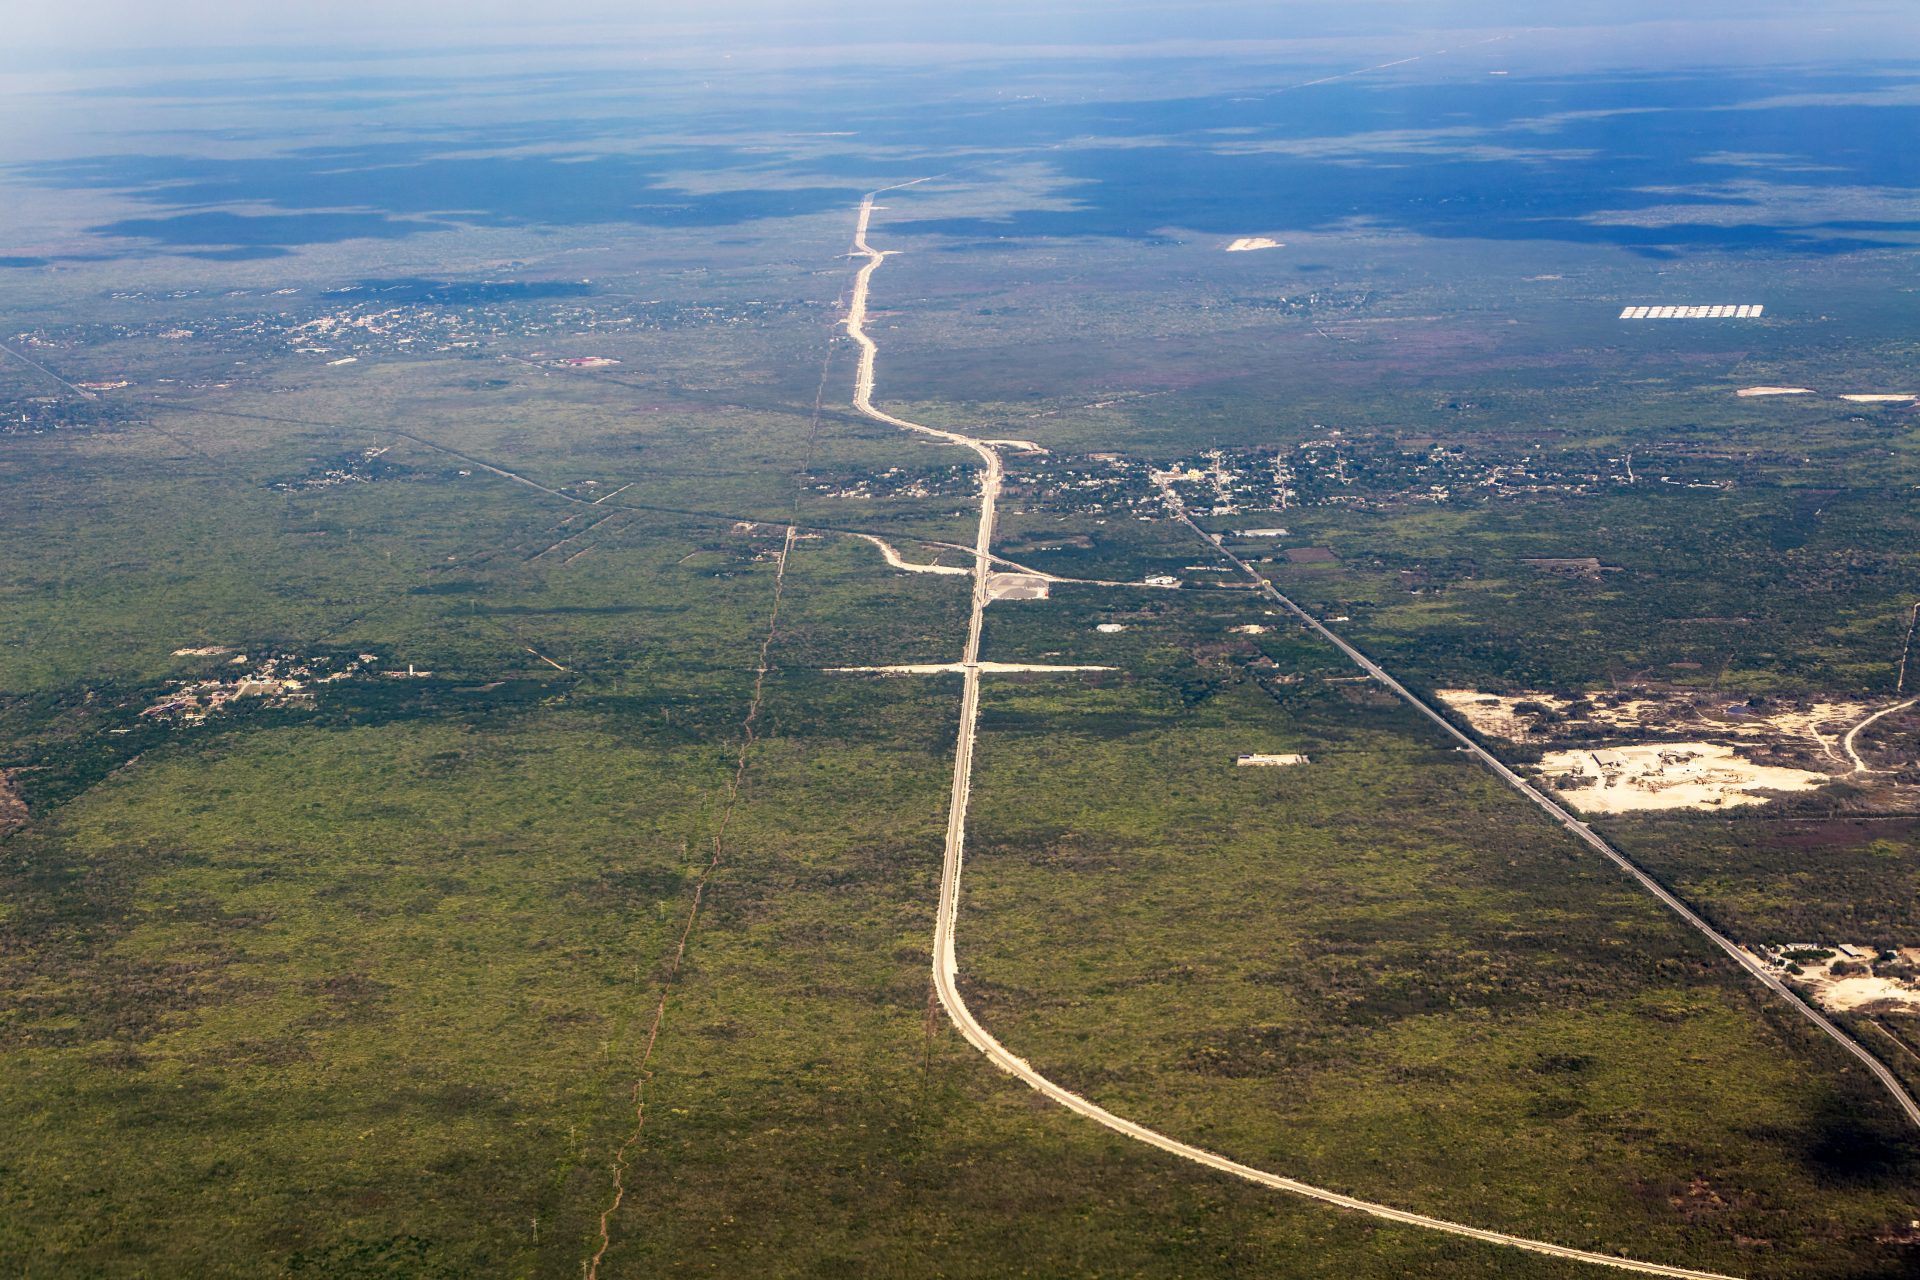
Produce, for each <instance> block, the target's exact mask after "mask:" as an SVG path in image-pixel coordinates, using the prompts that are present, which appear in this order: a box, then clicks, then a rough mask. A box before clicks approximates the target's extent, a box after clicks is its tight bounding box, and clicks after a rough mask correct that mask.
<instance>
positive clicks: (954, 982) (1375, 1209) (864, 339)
mask: <svg viewBox="0 0 1920 1280" xmlns="http://www.w3.org/2000/svg"><path fill="white" fill-rule="evenodd" d="M903 185H909V186H910V185H913V184H911V183H908V184H903ZM895 189H896V188H886V190H895ZM879 194H881V192H878V191H876V192H873V193H871V194H869V195H868V196H867V197H866V198H865V199H864V200H863V201H862V202H861V205H860V213H859V220H858V222H857V223H856V224H855V231H854V248H855V250H856V252H858V253H860V254H862V255H864V256H865V257H866V259H867V261H866V265H864V266H862V267H861V268H860V272H859V274H858V275H857V276H856V277H855V280H854V289H853V298H852V301H851V303H850V304H849V306H848V308H847V319H846V325H847V333H848V334H849V335H850V336H851V337H852V338H853V340H854V341H855V342H856V343H858V344H859V345H860V352H861V354H860V366H859V371H858V374H857V376H856V378H855V381H854V397H853V403H854V407H855V408H856V409H858V410H859V411H860V412H861V413H863V414H865V415H866V416H868V417H870V418H872V419H873V420H875V421H877V422H885V423H889V424H891V425H893V426H896V427H899V428H901V429H902V430H905V431H911V432H915V433H918V434H921V435H928V436H934V437H937V438H939V439H942V440H946V441H948V442H949V443H951V444H954V445H957V446H959V447H961V448H965V449H970V450H972V451H973V452H974V453H976V454H978V455H979V456H980V457H981V458H982V460H984V461H985V462H986V464H987V469H986V472H985V474H984V475H983V476H982V478H981V487H980V524H979V533H978V536H977V538H976V540H975V547H976V554H975V556H974V572H973V610H972V614H971V617H970V618H969V620H968V624H967V638H966V645H965V648H964V650H963V653H962V657H961V660H960V663H959V664H958V665H959V668H960V671H961V676H962V684H961V698H960V728H959V733H958V735H957V737H956V740H955V744H954V759H953V786H952V792H951V795H950V796H949V799H948V805H947V830H946V845H945V851H944V853H943V855H942V859H941V866H940V896H939V903H938V907H937V909H936V911H935V915H934V933H933V985H934V989H935V991H936V992H937V993H938V994H939V997H940V1003H941V1004H942V1005H944V1006H945V1007H946V1010H947V1016H948V1018H949V1019H950V1020H951V1021H952V1023H953V1025H954V1027H955V1029H956V1030H958V1031H959V1032H960V1034H961V1036H962V1037H963V1038H965V1040H966V1041H967V1043H968V1044H970V1045H972V1046H973V1047H974V1048H975V1049H978V1050H979V1051H980V1052H981V1053H982V1054H984V1055H985V1056H986V1058H987V1060H988V1061H990V1062H991V1063H993V1065H994V1066H996V1067H998V1068H1000V1069H1001V1070H1002V1071H1004V1072H1006V1073H1007V1074H1008V1075H1011V1076H1013V1077H1014V1078H1015V1079H1017V1080H1019V1081H1020V1082H1021V1083H1023V1084H1025V1085H1027V1086H1028V1087H1029V1088H1031V1089H1033V1090H1034V1091H1035V1092H1037V1093H1039V1094H1041V1095H1042V1096H1043V1097H1046V1098H1048V1099H1050V1100H1051V1101H1053V1102H1056V1103H1058V1104H1059V1105H1060V1106H1062V1107H1064V1108H1066V1109H1067V1110H1068V1111H1071V1112H1073V1113H1074V1114H1075V1115H1078V1116H1082V1117H1084V1118H1086V1119H1088V1120H1091V1121H1093V1122H1094V1123H1095V1124H1098V1125H1101V1126H1103V1127H1104V1128H1107V1129H1110V1130H1112V1131H1113V1132H1114V1133H1118V1134H1120V1135H1122V1136H1124V1137H1128V1138H1132V1139H1133V1140H1135V1141H1136V1142H1143V1143H1145V1144H1147V1145H1148V1146H1150V1147H1155V1148H1158V1149H1159V1150H1161V1151H1165V1152H1167V1153H1168V1154H1169V1155H1173V1156H1178V1157H1179V1158H1180V1159H1183V1160H1187V1161H1191V1162H1192V1163H1194V1164H1198V1165H1202V1166H1205V1167H1206V1168H1209V1169H1214V1170H1217V1171H1219V1172H1221V1173H1225V1174H1229V1175H1231V1176H1233V1177H1236V1178H1241V1179H1244V1180H1246V1181H1248V1182H1252V1183H1256V1184H1258V1185H1260V1186H1264V1187H1271V1188H1273V1189H1274V1190H1277V1191H1286V1192H1290V1193H1292V1194H1294V1195H1298V1196H1304V1197H1306V1198H1307V1199H1310V1200H1317V1201H1320V1202H1321V1203H1323V1204H1330V1205H1335V1206H1337V1207H1339V1208H1342V1209H1349V1210H1352V1211H1354V1212H1356V1213H1363V1214H1367V1215H1369V1216H1371V1217H1374V1218H1380V1219H1384V1220H1385V1221H1388V1222H1394V1223H1399V1224H1401V1225H1404V1226H1411V1227H1420V1228H1423V1229H1426V1230H1429V1231H1437V1232H1441V1233H1444V1234H1446V1235H1452V1236H1461V1237H1465V1238H1466V1239H1469V1240H1478V1241H1481V1242H1483V1243H1486V1244H1495V1245H1503V1246H1507V1247H1509V1248H1514V1249H1521V1250H1524V1251H1526V1252H1528V1253H1534V1254H1542V1255H1545V1256H1547V1257H1551V1258H1560V1259H1564V1260H1567V1261H1572V1262H1583V1263H1591V1264H1593V1265H1595V1266H1602V1267H1611V1268H1614V1269H1617V1270H1622V1271H1632V1272H1637V1273H1639V1274H1641V1275H1652V1276H1677V1277H1683V1278H1685V1280H1732V1278H1731V1277H1728V1276H1725V1275H1722V1274H1721V1273H1718V1272H1712V1271H1698V1270H1694V1269H1692V1268H1689V1267H1675V1266H1667V1265H1664V1264H1662V1263H1657V1262H1637V1261H1634V1260H1632V1259H1630V1258H1622V1257H1618V1256H1614V1255H1610V1254H1604V1253H1594V1252H1592V1251H1589V1250H1585V1249H1574V1248H1570V1247H1568V1246H1566V1245H1558V1244H1553V1243H1551V1242H1549V1241H1545V1240H1530V1239H1527V1238H1526V1237H1524V1236H1515V1235H1508V1234H1507V1233H1505V1232H1502V1231H1490V1230H1487V1229H1485V1228H1482V1227H1473V1226H1468V1225H1466V1224H1465V1223H1460V1222H1450V1221H1448V1220H1446V1219H1444V1218H1435V1217H1431V1216H1429V1215H1427V1214H1422V1213H1413V1212H1411V1211H1409V1210H1406V1209H1396V1208H1394V1207H1392V1206H1391V1205H1384V1204H1378V1203H1375V1202H1374V1201H1371V1200H1362V1199H1360V1198H1358V1197H1356V1196H1350V1195H1345V1194H1343V1193H1341V1192H1338V1191H1331V1190H1328V1189H1326V1188H1324V1187H1316V1186H1313V1185H1312V1184H1310V1183H1306V1182H1301V1181H1299V1180H1297V1179H1294V1178H1287V1177H1282V1176H1281V1175H1279V1174H1275V1173H1269V1172H1267V1171H1266V1170H1264V1169H1256V1168H1253V1167H1252V1166H1251V1165H1245V1164H1241V1163H1239V1162H1238V1161H1236V1160H1231V1159H1228V1158H1227V1157H1226V1156H1223V1155H1220V1154H1218V1153H1216V1152H1212V1151H1208V1150H1205V1149H1204V1148H1201V1147H1196V1146H1193V1145H1191V1144H1189V1143H1185V1142H1181V1141H1180V1140H1179V1139H1177V1138H1171V1137H1168V1136H1167V1135H1166V1134H1163V1133H1160V1132H1158V1131H1157V1130H1154V1129H1150V1128H1148V1127H1147V1126H1145V1125H1143V1124H1139V1123H1137V1122H1135V1121H1132V1120H1128V1119H1126V1118H1125V1117H1123V1116H1118V1115H1115V1114H1114V1113H1113V1112H1111V1111H1108V1110H1107V1109H1106V1108H1104V1107H1102V1106H1099V1105H1098V1104H1097V1103H1094V1102H1090V1101H1088V1100H1087V1099H1086V1098H1083V1097H1081V1096H1080V1095H1079V1094H1077V1093H1074V1092H1072V1091H1071V1090H1069V1089H1067V1088H1066V1087H1064V1086H1062V1085H1060V1084H1057V1083H1055V1082H1054V1081H1052V1080H1050V1079H1048V1078H1047V1077H1046V1076H1043V1075H1041V1074H1040V1073H1039V1072H1038V1071H1036V1070H1035V1069H1034V1068H1033V1066H1032V1065H1031V1064H1030V1063H1028V1062H1027V1061H1026V1060H1025V1059H1024V1058H1020V1057H1018V1056H1016V1055H1015V1054H1014V1053H1013V1052H1011V1051H1010V1050H1009V1049H1007V1047H1006V1046H1005V1045H1003V1044H1001V1043H1000V1042H999V1041H998V1040H996V1039H995V1038H994V1037H993V1035H992V1033H991V1032H989V1031H988V1030H987V1029H986V1028H985V1027H983V1026H981V1025H980V1022H979V1020H978V1019H976V1018H975V1017H974V1015H973V1012H972V1010H971V1009H969V1008H968V1007H967V1002H966V1000H965V998H964V997H963V996H962V995H961V993H960V986H959V979H960V963H959V959H958V954H957V949H956V946H955V936H956V931H957V926H958V921H959V915H960V876H961V869H962V864H963V860H964V858H963V855H964V852H965V848H966V831H967V808H968V802H969V800H970V799H971V797H972V787H973V751H974V742H975V739H976V738H977V736H978V730H979V721H980V673H981V668H982V664H981V662H980V638H981V632H982V623H983V620H984V616H985V612H986V606H987V575H988V573H989V572H990V565H989V562H990V558H991V557H990V552H989V548H990V545H991V543H992V541H993V532H994V523H995V518H996V505H997V502H998V499H999V496H1000V486H1001V481H1002V478H1003V474H1004V473H1003V471H1002V468H1001V465H1000V455H999V453H998V452H997V451H996V450H995V449H994V448H993V446H992V444H991V443H990V442H988V441H983V440H978V439H975V438H973V437H971V436H967V435H962V434H960V433H959V432H954V431H943V430H940V429H939V428H935V427H928V426H923V425H921V424H920V423H916V422H909V421H907V420H906V419H904V418H899V417H896V416H894V415H893V414H890V413H887V412H885V411H883V410H881V409H877V408H875V407H874V405H873V386H874V364H875V360H876V358H877V356H878V348H877V347H876V346H875V344H874V342H873V339H872V338H870V337H869V336H868V335H867V332H866V329H865V321H866V316H867V296H868V291H869V289H870V287H871V284H872V280H873V274H874V272H875V271H877V270H879V268H880V265H881V264H882V263H883V262H884V261H885V260H886V256H887V255H886V254H885V253H883V252H881V251H880V250H877V249H875V248H874V247H873V246H872V245H871V244H869V243H868V242H867V232H868V229H869V227H870V225H871V222H872V217H873V210H874V203H873V202H874V197H875V196H877V195H879ZM1203 536H1204V535H1203ZM1209 542H1211V540H1209ZM1449 727H1450V726H1449ZM1884 1070H1885V1068H1882V1071H1884ZM589 1280H592V1278H591V1277H589Z"/></svg>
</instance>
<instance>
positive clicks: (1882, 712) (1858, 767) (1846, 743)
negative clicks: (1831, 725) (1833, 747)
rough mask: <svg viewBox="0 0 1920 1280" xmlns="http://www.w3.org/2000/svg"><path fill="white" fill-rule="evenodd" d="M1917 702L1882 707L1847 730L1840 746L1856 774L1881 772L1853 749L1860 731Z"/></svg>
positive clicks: (1911, 700)
mask: <svg viewBox="0 0 1920 1280" xmlns="http://www.w3.org/2000/svg"><path fill="white" fill-rule="evenodd" d="M1902 674H1903V675H1904V674H1905V673H1904V672H1903V673H1902ZM1917 702H1920V698H1908V699H1907V700H1906V701H1905V702H1896V703H1894V704H1893V705H1892V706H1890V707H1882V708H1880V709H1879V710H1878V711H1876V712H1874V713H1873V714H1872V715H1870V716H1868V717H1867V718H1866V719H1865V720H1862V721H1861V722H1860V723H1859V724H1856V725H1855V726H1853V728H1851V729H1849V730H1847V736H1846V737H1844V738H1842V739H1840V745H1841V746H1842V747H1843V748H1845V749H1846V753H1847V756H1848V758H1849V759H1851V760H1852V761H1853V771H1854V772H1855V773H1878V772H1880V770H1877V769H1874V768H1872V767H1870V766H1869V765H1868V764H1867V762H1866V761H1865V760H1862V759H1861V758H1860V753H1859V752H1858V751H1856V750H1854V748H1853V740H1854V739H1855V738H1857V737H1859V736H1860V731H1861V730H1862V729H1864V728H1866V727H1867V726H1868V725H1870V724H1872V723H1873V722H1874V721H1875V720H1878V719H1879V718H1880V717H1882V716H1890V715H1892V714H1893V713H1894V712H1896V711H1905V710H1906V709H1907V708H1908V707H1911V706H1913V705H1914V704H1915V703H1917Z"/></svg>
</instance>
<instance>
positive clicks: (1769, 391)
mask: <svg viewBox="0 0 1920 1280" xmlns="http://www.w3.org/2000/svg"><path fill="white" fill-rule="evenodd" d="M1733 394H1735V395H1737V396H1810V395H1812V394H1813V388H1812V387H1742V388H1740V389H1739V390H1738V391H1736V392H1734V393H1733Z"/></svg>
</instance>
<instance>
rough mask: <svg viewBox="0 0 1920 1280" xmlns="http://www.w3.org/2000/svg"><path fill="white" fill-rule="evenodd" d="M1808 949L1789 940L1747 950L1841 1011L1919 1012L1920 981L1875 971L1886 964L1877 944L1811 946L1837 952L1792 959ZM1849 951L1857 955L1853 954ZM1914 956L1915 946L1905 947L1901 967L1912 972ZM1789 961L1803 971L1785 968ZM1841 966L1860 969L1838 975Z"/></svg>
mask: <svg viewBox="0 0 1920 1280" xmlns="http://www.w3.org/2000/svg"><path fill="white" fill-rule="evenodd" d="M1807 949H1808V948H1803V947H1802V946H1800V945H1799V944H1787V945H1782V946H1765V947H1761V948H1759V949H1757V950H1749V951H1748V954H1749V955H1751V956H1753V957H1754V959H1756V960H1758V961H1760V963H1762V964H1764V965H1766V966H1767V967H1769V968H1771V969H1773V970H1774V971H1775V972H1777V973H1779V974H1780V976H1782V977H1784V978H1785V979H1786V980H1787V981H1789V982H1791V983H1793V984H1794V985H1795V986H1797V987H1799V988H1800V989H1801V990H1803V991H1805V992H1806V993H1807V995H1809V996H1811V997H1812V998H1813V1001H1814V1003H1815V1004H1818V1005H1820V1006H1821V1007H1822V1008H1826V1009H1831V1010H1833V1011H1834V1012H1836V1013H1852V1012H1856V1011H1866V1012H1869V1013H1913V1012H1920V985H1916V984H1915V983H1914V982H1913V981H1912V980H1911V979H1907V978H1897V977H1889V976H1885V975H1884V974H1879V973H1874V972H1872V970H1873V969H1874V968H1884V967H1885V966H1884V965H1881V964H1880V962H1879V961H1878V960H1877V959H1876V952H1875V950H1874V948H1872V947H1860V946H1851V945H1844V944H1835V945H1832V946H1819V947H1814V948H1811V949H1812V950H1819V951H1828V952H1831V953H1833V954H1830V955H1828V956H1826V957H1825V958H1823V959H1793V957H1794V956H1795V955H1796V954H1797V955H1804V954H1805V950H1807ZM1849 952H1850V953H1852V954H1850V955H1849V954H1848V953H1849ZM1913 958H1914V951H1913V948H1911V947H1908V948H1903V949H1902V950H1901V953H1900V956H1899V961H1900V967H1899V969H1898V970H1896V972H1901V973H1905V972H1909V971H1911V969H1912V962H1913ZM1789 960H1793V963H1794V964H1795V965H1796V966H1797V967H1798V968H1799V969H1800V972H1799V973H1793V972H1790V971H1788V970H1787V969H1786V965H1787V963H1788V961H1789ZM1836 965H1844V966H1846V968H1847V969H1848V970H1849V971H1851V970H1855V969H1858V970H1861V972H1858V973H1855V972H1847V973H1843V974H1836V973H1834V972H1833V969H1834V966H1836Z"/></svg>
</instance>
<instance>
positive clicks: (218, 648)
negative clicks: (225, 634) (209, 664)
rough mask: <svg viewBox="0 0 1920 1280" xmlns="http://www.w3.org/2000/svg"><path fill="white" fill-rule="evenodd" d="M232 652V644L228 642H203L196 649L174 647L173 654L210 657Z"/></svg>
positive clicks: (183, 656)
mask: <svg viewBox="0 0 1920 1280" xmlns="http://www.w3.org/2000/svg"><path fill="white" fill-rule="evenodd" d="M232 652H233V646H232V645H229V644H203V645H201V646H200V647H199V648H197V649H175V650H174V651H173V656H174V657H176V658H211V657H213V656H215V655H216V654H222V653H232Z"/></svg>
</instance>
